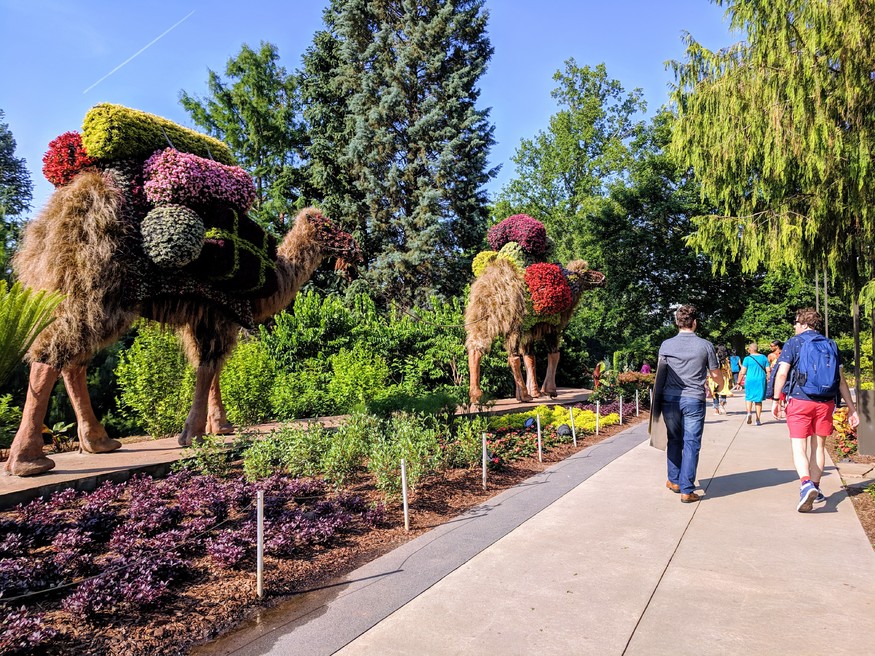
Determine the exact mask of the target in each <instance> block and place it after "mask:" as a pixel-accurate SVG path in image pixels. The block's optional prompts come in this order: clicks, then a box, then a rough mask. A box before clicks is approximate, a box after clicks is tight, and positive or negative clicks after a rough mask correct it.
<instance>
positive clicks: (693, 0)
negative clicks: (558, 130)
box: [0, 0, 738, 211]
mask: <svg viewBox="0 0 875 656" xmlns="http://www.w3.org/2000/svg"><path fill="white" fill-rule="evenodd" d="M327 3H328V0H324V1H323V0H263V1H260V0H253V1H251V2H248V3H247V2H239V1H238V2H228V1H226V0H212V1H207V0H176V1H172V2H171V1H165V0H151V1H148V2H141V1H139V0H115V1H107V0H92V1H84V0H0V70H2V71H3V82H2V87H0V109H2V110H3V111H4V112H5V114H6V117H5V119H4V120H5V122H6V123H8V125H9V128H10V130H11V131H12V133H13V135H14V137H15V139H16V141H17V144H18V147H17V149H16V154H17V156H19V157H24V158H25V159H26V160H27V165H28V168H29V170H30V172H31V179H32V180H33V183H34V202H33V209H34V211H37V210H38V209H39V208H40V207H41V206H42V205H43V204H44V203H45V201H46V199H47V198H48V196H49V194H50V193H51V191H52V186H51V185H50V184H49V183H48V182H47V181H46V180H45V179H44V178H43V175H42V172H41V167H42V155H43V153H44V152H45V150H46V147H47V145H48V143H49V141H51V140H52V139H53V138H55V137H56V136H58V135H59V134H61V133H63V132H66V131H68V130H80V128H81V124H82V119H83V117H84V116H85V113H86V112H87V111H88V109H89V108H90V107H91V106H92V105H95V104H97V103H99V102H113V103H119V104H123V105H127V106H129V107H135V108H137V109H142V110H145V111H148V112H153V113H155V114H159V115H161V116H165V117H167V118H169V119H172V120H175V121H177V122H179V123H182V124H184V125H192V124H191V122H190V121H189V120H188V115H187V114H186V113H185V112H184V111H183V109H182V107H181V106H180V105H179V102H178V96H179V92H180V90H182V89H185V90H186V91H187V92H189V93H193V94H196V95H202V94H203V93H204V92H205V91H206V80H207V69H212V70H214V71H217V72H219V73H224V68H225V64H226V62H227V60H228V59H229V58H230V57H232V56H234V55H236V54H237V53H238V52H239V50H240V46H241V45H242V44H243V43H248V44H250V45H252V46H253V47H257V45H258V44H259V42H261V41H269V42H271V43H273V44H275V45H276V46H277V47H278V49H279V53H280V57H281V59H282V63H283V65H284V66H285V67H286V69H288V70H293V69H295V68H298V67H299V66H300V63H301V55H302V54H303V52H304V50H305V49H306V48H307V47H308V46H309V45H310V43H311V42H312V35H313V33H314V32H315V31H316V30H318V29H320V28H321V26H322V10H323V8H324V6H326V5H327ZM486 5H487V7H488V9H489V12H490V21H489V36H490V39H491V41H492V45H493V47H494V48H495V54H494V55H493V58H492V60H491V62H490V64H489V68H488V70H487V72H486V74H485V75H484V76H483V77H482V78H481V85H480V86H481V89H482V95H481V101H480V106H481V107H491V115H490V116H491V120H492V122H493V123H494V124H495V137H496V140H497V141H498V143H497V144H496V146H495V147H494V148H493V150H492V154H491V163H492V165H497V164H501V165H502V170H501V172H500V173H499V176H498V178H497V179H496V180H494V181H493V182H492V183H491V184H490V186H489V191H490V192H491V193H493V194H494V193H496V192H498V191H499V190H500V188H501V187H502V185H504V184H505V183H506V182H507V181H508V180H509V179H510V178H511V177H512V175H513V163H512V162H511V160H510V158H511V157H512V155H513V153H514V152H515V150H516V148H517V146H518V145H519V142H520V139H522V138H527V137H532V136H534V135H535V134H536V133H537V132H538V131H539V130H543V129H544V128H545V127H546V126H547V122H548V119H549V117H550V115H551V114H553V113H555V111H556V105H555V102H554V101H553V99H552V98H551V97H550V91H551V90H552V89H553V87H554V82H553V80H552V76H553V73H554V72H555V71H556V70H557V69H560V68H562V67H563V62H564V61H565V60H566V59H568V58H569V57H574V58H575V59H576V60H577V63H578V64H579V65H586V64H588V65H591V66H594V65H596V64H598V63H600V62H604V63H605V64H606V66H607V70H608V74H609V75H610V76H611V77H613V78H615V79H617V80H619V81H620V82H621V83H622V84H623V86H624V87H625V88H626V89H627V90H631V89H633V88H635V87H640V88H642V89H643V91H644V97H645V99H646V100H647V103H648V111H649V113H652V112H653V111H654V110H656V109H657V108H658V107H659V106H660V105H662V104H664V103H665V102H666V101H667V100H668V84H669V83H670V82H671V81H672V74H671V72H670V71H668V70H666V69H665V66H664V63H665V61H666V60H669V59H679V58H682V57H683V44H682V42H681V35H682V32H683V31H688V32H690V33H691V34H692V35H693V36H694V37H695V38H696V39H697V40H698V41H700V42H701V43H703V44H704V45H705V46H707V47H709V48H717V47H722V46H725V45H728V44H730V43H732V42H733V41H736V40H738V36H737V35H732V34H730V33H729V31H728V28H727V25H726V23H725V21H724V18H723V9H721V8H720V7H717V6H714V5H713V4H711V3H710V2H709V1H708V0H666V1H663V2H658V1H654V0H613V1H611V2H605V1H604V0H600V1H592V0H487V3H486ZM168 30H169V31H168ZM159 37H160V38H159ZM156 39H157V41H156ZM153 42H154V43H153ZM150 43H151V45H149V44H150ZM146 46H148V47H146ZM144 47H145V49H143V48H144ZM116 69H117V70H116ZM113 71H114V72H113ZM110 73H111V74H110Z"/></svg>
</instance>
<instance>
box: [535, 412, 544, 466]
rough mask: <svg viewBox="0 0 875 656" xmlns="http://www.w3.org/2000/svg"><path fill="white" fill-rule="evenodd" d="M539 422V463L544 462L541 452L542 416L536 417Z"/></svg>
mask: <svg viewBox="0 0 875 656" xmlns="http://www.w3.org/2000/svg"><path fill="white" fill-rule="evenodd" d="M535 417H537V421H538V462H544V455H543V452H542V450H541V415H540V414H537V415H535Z"/></svg>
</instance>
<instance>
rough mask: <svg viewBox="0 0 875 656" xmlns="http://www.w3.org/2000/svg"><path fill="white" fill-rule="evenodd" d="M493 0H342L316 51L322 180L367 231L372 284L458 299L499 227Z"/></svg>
mask: <svg viewBox="0 0 875 656" xmlns="http://www.w3.org/2000/svg"><path fill="white" fill-rule="evenodd" d="M483 4H484V2H483V0H443V1H438V0H419V1H418V2H410V1H408V0H379V1H377V2H373V1H367V0H333V1H332V3H331V4H330V6H329V7H328V8H327V9H326V10H325V14H324V22H325V29H324V30H322V31H320V32H318V33H317V34H316V35H315V37H314V40H313V45H312V46H311V48H310V49H309V50H308V51H307V53H306V55H305V57H304V71H303V83H302V84H303V89H304V96H305V102H306V105H307V109H306V112H305V116H306V118H307V120H308V123H309V127H310V133H311V139H312V143H313V146H312V148H311V151H310V155H311V158H312V161H311V165H310V173H311V180H312V182H313V184H314V186H315V187H316V188H317V192H316V193H317V195H318V197H319V198H320V200H321V201H322V202H323V205H324V207H325V209H326V211H327V212H328V214H329V215H330V216H333V217H335V218H337V219H339V220H340V221H341V222H342V223H344V224H346V225H354V226H355V235H356V237H357V238H358V240H359V243H360V244H361V245H362V246H363V250H364V256H365V258H366V270H365V279H366V280H367V281H368V282H369V283H370V284H371V290H372V291H373V290H378V294H379V295H380V296H382V297H384V298H386V299H394V300H397V301H399V302H401V303H402V304H405V305H406V304H410V303H411V302H413V301H422V300H424V299H427V298H428V297H429V296H430V295H432V294H435V293H438V294H443V295H455V294H456V293H457V292H458V291H459V280H460V277H463V276H464V275H465V274H464V273H463V271H464V269H465V268H466V264H467V262H468V261H469V257H470V255H471V254H472V252H473V249H474V248H475V247H476V246H477V245H479V243H480V241H481V240H482V238H483V233H484V231H485V227H486V223H487V216H488V211H487V197H486V190H485V184H486V182H487V181H488V180H489V179H490V177H492V176H493V175H494V171H493V170H490V169H489V168H488V166H487V157H488V153H489V148H490V147H491V145H492V144H493V142H494V139H493V127H492V125H491V124H490V123H489V120H488V114H489V112H488V110H484V109H478V107H477V100H478V97H479V95H480V91H479V88H478V87H477V83H478V80H479V78H480V76H481V75H482V74H483V72H484V71H485V69H486V64H487V62H488V61H489V58H490V57H491V56H492V46H491V45H490V43H489V39H488V37H487V35H486V21H487V17H488V13H487V11H486V10H485V9H484V8H483Z"/></svg>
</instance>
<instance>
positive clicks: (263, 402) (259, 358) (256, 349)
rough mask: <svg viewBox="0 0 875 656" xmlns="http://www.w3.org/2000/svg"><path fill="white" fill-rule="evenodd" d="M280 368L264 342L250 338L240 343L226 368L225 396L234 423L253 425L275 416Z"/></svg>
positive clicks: (224, 374)
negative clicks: (273, 395) (274, 394)
mask: <svg viewBox="0 0 875 656" xmlns="http://www.w3.org/2000/svg"><path fill="white" fill-rule="evenodd" d="M275 377H276V371H275V368H274V364H273V361H272V360H271V359H270V355H269V354H268V352H267V349H265V348H264V345H263V344H262V343H261V342H260V341H259V340H257V339H247V340H244V341H242V342H240V344H238V345H237V348H236V349H235V350H234V353H233V354H232V355H231V358H230V359H229V360H228V363H227V364H226V365H225V367H224V369H222V375H221V383H222V400H223V401H224V403H225V409H226V410H227V412H228V420H229V421H230V422H231V423H233V424H238V425H252V424H257V423H260V422H263V421H266V420H268V419H271V418H273V417H272V416H273V409H272V408H271V390H272V389H273V387H274V379H275Z"/></svg>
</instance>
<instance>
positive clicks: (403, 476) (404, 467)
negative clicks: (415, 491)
mask: <svg viewBox="0 0 875 656" xmlns="http://www.w3.org/2000/svg"><path fill="white" fill-rule="evenodd" d="M401 499H402V502H403V503H404V530H405V531H409V530H410V512H409V508H408V506H407V463H406V462H405V461H404V458H401Z"/></svg>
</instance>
